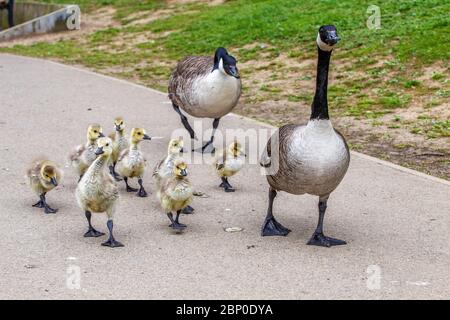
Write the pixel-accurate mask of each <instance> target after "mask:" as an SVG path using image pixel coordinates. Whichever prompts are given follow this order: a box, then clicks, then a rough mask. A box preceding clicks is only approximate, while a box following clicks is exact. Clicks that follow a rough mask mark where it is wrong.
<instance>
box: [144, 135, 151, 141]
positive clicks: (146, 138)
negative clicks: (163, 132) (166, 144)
mask: <svg viewBox="0 0 450 320" xmlns="http://www.w3.org/2000/svg"><path fill="white" fill-rule="evenodd" d="M144 140H152V137H150V136H149V135H148V134H144Z"/></svg>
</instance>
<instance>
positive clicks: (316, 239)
mask: <svg viewBox="0 0 450 320" xmlns="http://www.w3.org/2000/svg"><path fill="white" fill-rule="evenodd" d="M326 209H327V200H319V222H318V223H317V228H316V231H314V234H313V235H312V237H311V239H310V240H309V241H308V245H312V246H321V247H331V246H339V245H344V244H347V242H345V241H343V240H339V239H334V238H330V237H327V236H325V235H324V234H323V218H324V217H325V210H326Z"/></svg>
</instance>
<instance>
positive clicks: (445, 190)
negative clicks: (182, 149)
mask: <svg viewBox="0 0 450 320" xmlns="http://www.w3.org/2000/svg"><path fill="white" fill-rule="evenodd" d="M244 81H245V79H244ZM167 102H168V100H167V97H166V95H165V94H161V93H158V92H156V91H154V90H150V89H146V88H144V87H140V86H137V85H134V84H131V83H127V82H125V81H121V80H116V79H112V78H108V77H104V76H100V75H96V74H93V73H90V72H86V71H83V70H78V69H75V68H72V67H67V66H63V65H59V64H55V63H52V62H48V61H43V60H37V59H30V58H23V57H16V56H12V55H3V54H2V55H0V110H1V114H0V132H1V139H0V155H1V156H0V217H1V222H0V235H1V244H0V270H1V274H0V298H1V299H7V298H13V299H30V298H41V299H91V298H98V299H111V298H119V299H134V298H137V299H143V298H148V299H316V298H324V299H400V298H401V299H405V298H408V299H422V298H431V299H443V298H445V299H449V298H450V254H449V253H450V232H449V231H450V217H449V214H450V183H448V182H445V181H443V180H439V179H436V178H429V177H427V176H425V175H422V174H416V173H415V172H413V171H410V170H404V169H402V168H399V167H397V166H393V165H389V164H386V163H384V162H382V161H376V160H374V159H372V158H370V157H367V156H363V155H359V154H356V153H353V154H352V160H351V164H350V169H349V171H348V173H347V175H346V177H345V178H344V180H343V182H342V184H341V185H340V186H339V187H338V189H337V190H336V191H335V192H334V193H333V194H332V196H331V198H330V201H329V205H328V211H327V215H326V218H325V219H326V220H325V231H326V233H327V234H328V235H329V236H333V237H337V238H340V239H345V240H346V241H347V242H348V244H347V245H346V246H340V247H333V248H320V247H312V246H307V245H306V242H307V240H308V239H309V237H310V236H311V234H312V232H313V231H314V228H315V226H316V222H317V199H316V198H315V197H311V196H293V195H288V194H284V193H279V196H278V197H277V199H276V202H275V214H276V217H277V219H278V220H279V221H280V222H281V223H283V224H284V225H285V226H286V227H289V228H290V229H292V232H291V234H289V236H287V237H283V238H281V237H269V238H262V237H260V227H261V224H262V222H263V220H264V217H265V213H266V205H267V183H266V180H265V177H264V176H262V175H261V174H260V171H259V167H258V166H257V165H246V166H245V168H244V169H243V170H242V172H240V173H239V174H238V175H237V176H235V177H233V178H231V179H230V182H231V183H232V184H233V185H234V186H235V187H236V188H237V191H236V192H235V193H234V194H225V193H224V192H223V191H221V190H220V189H219V188H218V187H217V186H218V184H219V182H220V181H218V179H217V177H215V176H214V174H213V173H212V171H211V168H210V167H209V166H207V165H192V166H190V179H191V181H192V183H193V184H194V186H195V188H196V189H197V190H200V191H202V192H205V193H206V194H207V195H209V197H208V198H199V197H196V198H195V199H194V202H193V206H194V207H195V208H196V213H195V214H194V215H192V216H183V217H182V222H184V223H186V224H187V225H188V228H187V230H186V232H184V233H183V234H181V235H179V234H174V233H173V232H171V231H170V229H169V228H168V219H167V217H166V216H165V214H163V213H162V211H161V210H160V209H159V207H158V203H157V200H156V198H155V195H154V185H153V181H151V169H152V168H153V166H154V164H155V162H156V161H157V160H158V159H160V158H161V157H163V156H164V154H165V152H166V144H167V142H168V140H169V137H170V135H171V132H172V130H173V129H175V128H179V127H180V121H179V118H178V117H177V115H176V114H175V113H174V112H173V111H172V109H171V106H170V104H168V103H167ZM89 108H90V109H91V110H88V109H89ZM117 115H122V116H124V117H125V119H126V121H127V127H128V129H131V127H133V126H142V127H144V128H146V129H147V130H148V131H149V132H150V134H152V135H154V136H163V137H164V139H161V140H154V141H150V142H148V143H145V144H143V146H142V147H143V150H144V151H145V153H146V155H147V157H148V161H149V166H148V170H147V173H146V177H145V180H144V183H145V185H146V188H147V191H149V192H151V194H150V196H149V197H148V198H146V199H141V198H137V197H136V196H135V195H133V194H127V193H126V192H124V187H123V185H122V184H120V188H121V189H120V190H121V199H120V204H119V206H118V212H117V215H116V219H115V235H116V238H117V239H118V240H119V241H121V242H123V243H124V244H125V247H124V248H118V249H110V248H105V247H102V246H100V243H101V242H102V241H104V239H103V238H96V239H93V238H89V239H87V238H84V237H83V233H84V232H85V231H86V224H87V223H86V220H85V217H84V214H83V212H82V211H81V210H80V209H79V208H78V206H77V204H76V200H75V196H74V190H75V187H76V181H77V178H76V176H75V174H74V172H73V171H72V170H71V169H70V168H66V169H65V176H64V181H63V184H62V185H61V186H60V187H58V188H57V189H56V190H54V191H52V192H50V193H49V195H48V197H47V198H48V201H49V203H50V205H52V206H54V207H56V208H59V212H58V213H57V214H56V215H45V214H44V213H43V212H42V211H40V210H38V209H36V208H32V207H31V205H32V204H33V203H34V202H36V200H37V199H36V198H35V195H34V194H33V193H32V192H31V191H30V190H29V188H28V186H27V185H26V184H25V179H24V173H25V167H26V166H27V165H28V163H29V161H30V160H31V159H33V158H34V157H35V156H38V155H40V154H46V155H49V156H50V157H51V158H52V159H54V160H55V161H57V162H59V163H60V164H62V165H66V164H67V156H68V154H69V152H70V151H71V150H72V148H73V147H74V146H75V145H77V144H80V143H83V142H84V139H85V130H86V127H87V125H88V124H89V123H91V122H99V123H101V124H102V125H103V126H104V128H105V131H106V132H109V131H111V130H112V129H113V126H112V119H113V118H114V117H115V116H117ZM208 126H210V124H208ZM220 128H244V129H248V128H264V126H262V125H260V124H258V123H256V122H253V121H249V120H247V119H243V118H240V117H238V116H235V115H230V116H227V117H226V118H224V119H223V122H222V123H221V127H220ZM134 184H136V182H134ZM93 223H94V225H95V226H96V227H97V229H99V230H101V231H104V232H106V231H107V228H106V216H105V215H104V214H99V215H95V216H94V218H93ZM231 226H237V227H241V228H244V231H242V232H237V233H227V232H225V231H224V228H225V227H231ZM374 266H375V267H374ZM74 268H75V269H76V268H79V270H80V272H81V285H80V289H70V288H69V287H68V286H67V283H66V282H67V278H68V274H72V273H71V272H73V270H75V269H74ZM368 270H369V273H368ZM371 270H375V272H377V270H378V271H379V274H380V282H379V284H380V286H379V288H378V289H377V288H376V283H377V282H376V280H374V281H371V280H370V279H374V278H371V275H373V273H371V272H372V271H371ZM369 278H370V279H369ZM368 279H369V281H368ZM368 284H369V286H368ZM370 284H375V287H373V286H371V285H370Z"/></svg>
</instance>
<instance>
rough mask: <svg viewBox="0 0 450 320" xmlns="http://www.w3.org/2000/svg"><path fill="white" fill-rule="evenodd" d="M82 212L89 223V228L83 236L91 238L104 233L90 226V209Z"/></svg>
mask: <svg viewBox="0 0 450 320" xmlns="http://www.w3.org/2000/svg"><path fill="white" fill-rule="evenodd" d="M84 214H85V215H86V219H87V221H88V224H89V229H88V231H87V232H86V233H85V234H84V236H85V237H86V238H91V237H94V238H97V237H101V236H103V235H105V234H104V233H103V232H100V231H97V230H95V229H94V227H93V226H92V224H91V216H92V214H91V212H90V211H86V212H85V213H84Z"/></svg>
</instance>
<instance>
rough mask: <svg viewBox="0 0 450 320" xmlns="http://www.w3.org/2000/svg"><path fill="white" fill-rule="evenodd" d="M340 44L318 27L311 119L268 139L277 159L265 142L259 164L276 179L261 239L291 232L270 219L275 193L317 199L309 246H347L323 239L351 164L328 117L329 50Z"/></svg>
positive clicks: (331, 31) (272, 180)
mask: <svg viewBox="0 0 450 320" xmlns="http://www.w3.org/2000/svg"><path fill="white" fill-rule="evenodd" d="M339 40H340V38H339V37H338V35H337V32H336V28H335V27H334V26H333V25H326V26H322V27H320V29H319V34H318V36H317V40H316V41H317V47H318V65H317V81H316V93H315V96H314V100H313V103H312V111H311V118H310V120H309V122H308V123H307V124H306V125H293V124H290V125H285V126H283V127H281V128H280V129H279V130H278V131H277V132H276V133H275V134H274V135H273V136H272V137H271V140H272V139H278V147H279V149H278V154H275V152H276V151H277V150H271V140H269V142H268V143H267V146H266V150H265V153H264V154H263V156H262V158H261V165H262V166H263V167H266V168H267V167H270V166H273V165H274V164H275V165H278V169H277V171H276V172H275V173H273V174H269V175H267V181H268V183H269V185H270V189H269V207H268V210H267V217H266V220H265V222H264V225H263V227H262V235H263V236H277V235H281V236H285V235H287V234H288V233H289V232H290V230H289V229H287V228H285V227H283V226H282V225H281V224H280V223H279V222H277V221H276V220H275V218H274V216H273V213H272V207H273V201H274V199H275V197H276V195H277V191H285V192H288V193H291V194H297V195H300V194H305V193H307V194H311V195H316V196H319V222H318V225H317V228H316V230H315V232H314V234H313V236H312V237H311V239H310V240H309V242H308V244H309V245H317V246H325V247H330V246H334V245H342V244H346V242H345V241H342V240H338V239H334V238H330V237H327V236H325V235H324V234H323V219H324V215H325V210H326V208H327V200H328V197H329V196H330V194H331V192H332V191H333V190H334V189H336V187H337V186H338V185H339V183H340V182H341V180H342V179H343V178H344V175H345V173H346V172H347V169H348V166H349V162H350V153H349V150H348V147H347V143H346V142H345V139H344V137H343V136H342V135H341V134H340V133H339V132H337V131H336V130H335V129H334V128H333V126H332V124H331V122H330V119H329V116H328V104H327V85H328V68H329V64H330V57H331V52H332V50H333V46H334V45H335V44H336V43H337V42H338V41H339ZM275 145H276V144H274V146H275ZM275 162H277V163H275Z"/></svg>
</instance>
